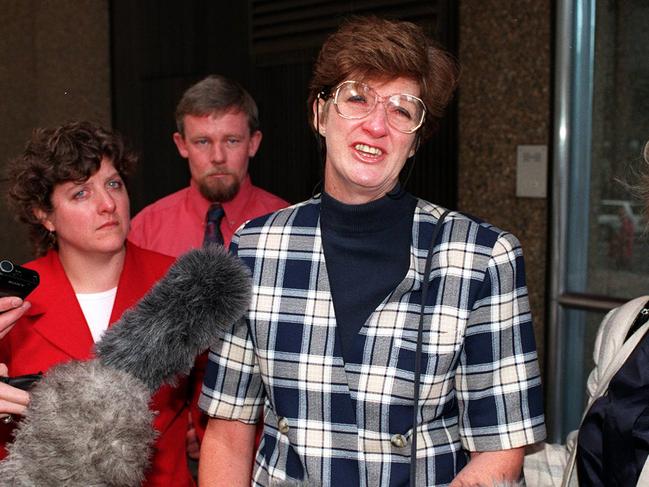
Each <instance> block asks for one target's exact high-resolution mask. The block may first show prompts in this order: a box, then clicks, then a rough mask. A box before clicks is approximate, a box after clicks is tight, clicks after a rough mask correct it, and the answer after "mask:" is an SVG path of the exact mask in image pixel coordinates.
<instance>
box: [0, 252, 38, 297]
mask: <svg viewBox="0 0 649 487" xmlns="http://www.w3.org/2000/svg"><path fill="white" fill-rule="evenodd" d="M39 282H40V277H39V276H38V272H36V271H33V270H31V269H26V268H25V267H21V266H19V265H16V264H14V263H13V262H11V261H10V260H0V298H3V297H6V296H18V297H19V298H22V299H25V297H26V296H27V295H28V294H29V293H30V292H32V291H33V290H34V288H36V286H38V283H39Z"/></svg>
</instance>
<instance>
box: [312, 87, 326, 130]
mask: <svg viewBox="0 0 649 487" xmlns="http://www.w3.org/2000/svg"><path fill="white" fill-rule="evenodd" d="M326 108H327V102H326V101H325V100H323V99H322V97H321V96H320V95H318V96H317V98H316V99H315V100H314V101H313V126H314V127H315V128H316V129H317V130H318V132H319V133H320V135H322V136H323V137H326V133H327V122H326V120H327V116H326V113H325V112H326Z"/></svg>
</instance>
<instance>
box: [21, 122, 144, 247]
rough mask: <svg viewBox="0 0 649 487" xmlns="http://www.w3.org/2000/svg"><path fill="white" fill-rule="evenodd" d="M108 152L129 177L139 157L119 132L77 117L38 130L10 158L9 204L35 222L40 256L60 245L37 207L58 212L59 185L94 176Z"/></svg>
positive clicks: (33, 227)
mask: <svg viewBox="0 0 649 487" xmlns="http://www.w3.org/2000/svg"><path fill="white" fill-rule="evenodd" d="M104 157H106V158H108V159H110V160H111V161H112V163H113V165H114V166H115V169H116V170H117V172H118V173H119V175H120V177H121V178H122V179H123V180H124V181H126V178H127V176H128V175H129V174H130V173H131V172H132V170H133V169H134V167H135V163H136V161H137V156H136V155H135V153H134V152H132V151H131V150H129V149H128V148H127V147H126V146H125V145H124V141H123V140H122V137H121V136H120V135H119V134H117V133H116V132H112V131H111V130H108V129H105V128H103V127H100V126H99V125H95V124H93V123H91V122H71V123H68V124H65V125H62V126H60V127H56V128H37V129H35V130H34V131H33V133H32V137H31V139H30V140H29V141H28V142H27V145H26V146H25V150H24V152H23V153H22V155H20V156H19V157H17V158H15V159H13V160H12V161H10V162H9V166H8V180H9V193H8V201H9V205H10V206H11V207H12V209H13V211H14V213H15V215H16V217H17V218H18V219H19V220H20V221H22V222H24V223H26V224H27V225H28V226H29V233H30V239H31V241H32V245H33V247H34V251H35V254H36V255H37V256H41V255H44V254H45V253H46V252H47V251H48V250H49V249H50V248H57V243H56V238H53V235H52V234H50V232H48V231H47V229H46V228H45V227H44V226H43V225H42V224H41V221H40V220H39V219H38V218H37V217H36V215H35V213H34V210H37V209H40V210H42V211H44V212H45V213H50V212H52V210H53V207H52V191H53V190H54V188H55V187H56V186H57V185H59V184H61V183H65V182H67V181H75V182H83V181H86V180H88V178H90V176H92V175H93V174H95V173H96V172H97V171H98V170H99V167H100V166H101V160H102V159H103V158H104Z"/></svg>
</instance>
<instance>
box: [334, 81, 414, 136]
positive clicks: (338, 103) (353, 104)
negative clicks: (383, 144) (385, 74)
mask: <svg viewBox="0 0 649 487" xmlns="http://www.w3.org/2000/svg"><path fill="white" fill-rule="evenodd" d="M333 101H334V105H335V107H336V111H337V112H338V115H340V116H341V117H343V118H347V119H359V118H364V117H366V116H368V115H369V114H370V113H372V111H373V110H374V108H376V105H377V104H378V103H379V102H380V103H382V104H383V108H384V109H385V115H386V118H387V121H388V123H389V124H390V125H391V126H392V127H393V128H395V129H396V130H398V131H399V132H403V133H406V134H411V133H413V132H415V131H416V130H417V129H418V128H419V127H421V125H422V124H423V123H424V117H425V116H426V106H425V105H424V102H423V101H422V100H421V99H419V98H417V97H416V96H414V95H408V94H406V93H395V94H393V95H389V96H380V95H379V94H378V93H377V92H376V91H374V89H373V88H372V87H371V86H369V85H368V84H366V83H363V82H362V81H352V80H347V81H343V82H342V83H340V84H339V85H338V86H337V87H336V89H335V90H334V95H333Z"/></svg>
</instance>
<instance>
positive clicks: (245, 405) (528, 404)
mask: <svg viewBox="0 0 649 487" xmlns="http://www.w3.org/2000/svg"><path fill="white" fill-rule="evenodd" d="M319 209H320V206H319V200H318V199H312V200H309V201H307V202H304V203H301V204H299V205H295V206H293V207H290V208H287V209H285V210H281V211H279V212H276V213H273V214H271V215H268V216H266V217H262V218H260V219H256V220H253V221H251V222H249V223H247V224H246V225H245V226H244V227H243V228H242V229H240V230H239V233H238V235H237V236H235V239H234V240H233V245H232V247H231V249H232V250H233V251H234V252H235V253H236V254H237V255H238V256H239V257H240V258H241V259H243V261H244V262H245V263H246V264H247V265H248V266H249V267H250V269H251V270H252V274H253V297H252V302H251V306H250V311H249V312H248V315H247V317H246V318H245V320H242V321H241V322H239V323H236V324H233V326H232V330H231V332H230V333H228V334H226V336H225V338H224V339H223V340H222V341H221V343H220V344H219V345H218V346H217V347H215V348H214V349H213V350H212V351H211V352H210V363H209V365H208V369H207V374H206V377H205V382H204V386H203V392H202V397H201V399H200V406H201V407H202V408H203V409H204V410H205V411H206V412H207V414H209V415H210V416H213V417H220V418H226V419H235V420H240V421H243V422H246V423H254V422H256V421H257V418H258V417H259V414H260V412H261V410H262V409H263V415H264V423H265V425H264V436H263V439H262V443H261V445H260V447H259V450H258V452H257V457H256V465H255V471H254V478H253V485H257V486H268V485H281V482H282V481H297V483H293V484H291V485H300V482H301V481H304V482H305V485H306V484H308V485H309V486H314V485H335V486H336V487H341V486H362V487H365V486H367V487H375V486H397V485H407V482H408V479H409V463H410V434H411V430H412V426H413V425H412V407H413V406H412V403H413V401H412V395H413V387H414V386H413V375H414V372H413V369H414V359H415V348H416V336H417V325H418V312H419V305H420V300H421V288H422V279H423V270H424V264H425V260H426V253H427V248H428V244H429V242H430V238H431V236H432V231H433V228H434V226H435V222H436V221H437V218H438V217H439V215H440V214H441V213H442V212H443V208H440V207H438V206H435V205H432V204H430V203H427V202H425V201H423V200H419V202H418V206H417V209H416V211H415V216H414V223H413V229H412V242H413V245H412V246H411V264H410V269H409V271H408V273H407V275H406V277H405V278H404V280H403V281H402V282H401V283H400V284H399V285H398V286H397V288H396V289H395V290H394V291H393V292H392V293H391V294H390V295H389V296H387V297H386V299H385V300H384V301H383V303H381V304H380V305H379V307H378V308H377V309H376V310H375V312H374V313H373V314H372V315H371V316H370V317H369V318H368V320H367V322H366V323H365V324H364V326H363V328H362V329H361V331H360V332H359V334H358V335H357V337H356V338H355V341H354V343H353V350H354V352H353V353H354V356H353V358H352V360H350V361H349V362H347V363H345V362H344V361H343V359H342V355H341V347H340V342H339V338H338V335H337V333H336V317H335V315H334V308H333V304H332V301H331V294H330V290H329V282H328V277H327V270H326V265H325V259H324V254H323V251H322V241H321V237H320V228H319ZM439 242H440V243H438V245H437V246H436V249H435V254H434V256H433V266H432V269H433V271H432V280H431V281H430V284H429V286H430V287H429V291H428V297H429V298H428V302H427V303H426V307H425V313H426V326H425V331H424V347H423V357H422V358H423V361H422V362H423V364H422V378H421V380H422V391H421V400H420V430H419V432H418V435H419V436H418V451H417V462H418V473H417V475H418V478H417V485H446V484H448V483H450V481H451V480H452V478H453V477H454V476H455V474H456V473H457V471H459V469H461V468H462V467H463V466H464V465H465V463H466V458H467V453H466V451H487V450H499V449H508V448H515V447H519V446H523V445H527V444H531V443H534V442H537V441H540V440H542V439H543V438H544V436H545V426H544V418H543V411H542V394H541V384H540V377H539V370H538V364H537V356H536V347H535V343H534V334H533V330H532V324H531V317H530V311H529V305H528V299H527V288H526V286H525V277H524V270H523V256H522V252H521V249H520V246H519V244H518V241H517V240H516V238H515V237H513V236H512V235H510V234H508V233H505V232H503V231H501V230H499V229H497V228H495V227H493V226H491V225H489V224H486V223H483V222H480V221H477V220H473V219H470V218H468V217H466V216H464V215H462V214H459V213H456V212H452V213H450V214H449V215H448V216H447V219H446V221H445V222H444V226H443V229H442V232H441V237H440V238H439ZM395 435H401V436H400V437H399V436H395ZM395 438H397V439H399V438H400V439H401V440H405V441H393V440H394V439H395Z"/></svg>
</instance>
